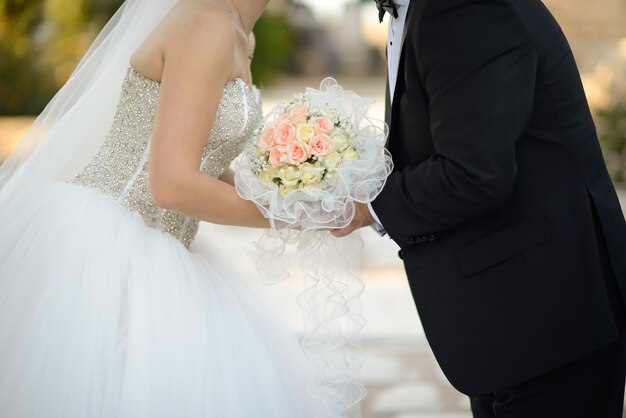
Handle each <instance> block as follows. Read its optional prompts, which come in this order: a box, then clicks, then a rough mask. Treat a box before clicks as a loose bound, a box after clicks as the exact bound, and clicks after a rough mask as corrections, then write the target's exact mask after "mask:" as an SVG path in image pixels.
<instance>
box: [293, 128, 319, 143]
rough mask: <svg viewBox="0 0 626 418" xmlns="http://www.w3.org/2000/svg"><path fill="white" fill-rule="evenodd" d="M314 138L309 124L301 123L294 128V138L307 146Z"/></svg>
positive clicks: (313, 131) (312, 129)
mask: <svg viewBox="0 0 626 418" xmlns="http://www.w3.org/2000/svg"><path fill="white" fill-rule="evenodd" d="M314 136H315V128H314V127H313V125H311V124H309V123H303V124H301V125H299V126H298V127H297V128H296V138H297V139H298V140H299V141H302V142H304V143H305V144H308V142H309V140H310V139H311V138H313V137H314Z"/></svg>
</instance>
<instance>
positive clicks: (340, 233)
mask: <svg viewBox="0 0 626 418" xmlns="http://www.w3.org/2000/svg"><path fill="white" fill-rule="evenodd" d="M355 211H356V213H355V214H354V219H352V222H350V224H349V225H348V226H346V227H345V228H341V229H335V230H333V231H331V234H333V235H334V236H336V237H337V238H341V237H345V236H346V235H350V234H351V233H352V232H353V231H355V230H357V229H359V228H363V227H365V226H370V225H374V224H375V223H376V221H375V220H374V218H372V215H371V213H370V211H369V208H368V207H367V205H366V204H363V203H356V207H355Z"/></svg>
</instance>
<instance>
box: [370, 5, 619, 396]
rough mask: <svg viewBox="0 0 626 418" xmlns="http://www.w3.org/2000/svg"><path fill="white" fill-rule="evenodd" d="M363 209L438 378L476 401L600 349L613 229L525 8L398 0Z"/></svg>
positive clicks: (609, 302) (610, 294)
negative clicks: (389, 246) (390, 88)
mask: <svg viewBox="0 0 626 418" xmlns="http://www.w3.org/2000/svg"><path fill="white" fill-rule="evenodd" d="M388 117H390V127H391V131H390V137H389V142H388V148H389V150H390V151H391V154H392V155H393V159H394V162H395V169H394V172H393V173H392V175H391V176H390V177H389V180H388V182H387V184H386V186H385V188H384V190H383V191H382V193H381V194H380V196H379V197H378V198H377V199H376V200H375V201H374V203H373V208H374V210H375V212H376V213H377V215H378V216H379V218H380V220H381V222H382V224H383V226H384V227H385V229H386V231H387V232H388V234H389V235H390V236H391V238H393V239H394V240H395V241H396V242H397V243H398V245H400V247H401V248H402V251H401V254H403V259H404V263H405V267H406V270H407V275H408V278H409V282H410V285H411V289H412V292H413V296H414V299H415V302H416V306H417V308H418V311H419V314H420V318H421V320H422V323H423V326H424V329H425V332H426V336H427V337H428V340H429V342H430V344H431V347H432V349H433V351H434V353H435V356H436V357H437V359H438V361H439V363H440V365H441V367H442V369H443V371H444V373H445V374H446V375H447V377H448V378H449V380H450V381H451V383H452V384H453V385H454V386H456V387H457V388H458V389H459V390H460V391H462V392H465V393H467V394H474V395H476V394H483V393H488V392H492V391H495V390H498V389H503V388H506V387H508V386H511V385H513V384H516V383H520V382H522V381H525V380H528V379H530V378H532V377H535V376H537V375H540V374H542V373H544V372H547V371H549V370H551V369H554V368H556V367H558V366H560V365H563V364H565V363H567V362H570V361H573V360H576V359H578V358H580V357H581V356H584V355H585V354H587V353H589V352H591V351H593V350H595V349H597V348H600V347H602V346H603V345H606V344H607V343H609V342H611V341H613V340H615V339H616V338H617V337H618V334H619V326H620V323H621V320H622V317H623V313H622V307H621V305H622V301H623V300H625V299H626V223H625V222H624V216H623V213H622V210H621V208H620V204H619V201H618V198H617V195H616V193H615V189H614V188H613V185H612V183H611V180H610V178H609V176H608V174H607V170H606V167H605V164H604V161H603V158H602V153H601V151H600V147H599V144H598V139H597V134H596V130H595V127H594V124H593V121H592V118H591V115H590V111H589V108H588V104H587V101H586V98H585V95H584V92H583V87H582V83H581V80H580V76H579V73H578V70H577V67H576V64H575V62H574V58H573V56H572V52H571V50H570V47H569V46H568V43H567V41H566V39H565V37H564V35H563V33H562V32H561V30H560V28H559V26H558V24H557V23H556V21H555V20H554V19H553V17H552V16H551V14H550V13H549V12H548V10H547V9H546V8H545V7H544V5H543V4H542V3H541V1H539V0H412V2H411V5H410V9H409V12H408V16H407V25H406V32H405V41H404V46H403V51H402V56H401V61H400V70H399V74H398V82H397V86H396V90H395V97H394V103H393V107H391V108H389V109H388Z"/></svg>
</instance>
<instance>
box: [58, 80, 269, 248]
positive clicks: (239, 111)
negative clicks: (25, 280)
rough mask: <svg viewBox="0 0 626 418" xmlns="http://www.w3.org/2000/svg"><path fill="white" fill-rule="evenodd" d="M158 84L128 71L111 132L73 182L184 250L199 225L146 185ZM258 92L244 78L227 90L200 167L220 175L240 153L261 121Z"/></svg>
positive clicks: (207, 171)
mask: <svg viewBox="0 0 626 418" xmlns="http://www.w3.org/2000/svg"><path fill="white" fill-rule="evenodd" d="M159 93H160V83H159V82H158V81H155V80H151V79H149V78H146V77H144V76H142V75H141V74H139V73H138V72H137V71H135V70H134V69H132V68H129V70H128V73H127V75H126V78H125V80H124V83H123V85H122V93H121V96H120V101H119V103H118V106H117V111H116V113H115V117H114V119H113V124H112V126H111V129H110V131H109V133H108V135H107V137H106V138H105V140H104V142H103V144H102V146H101V147H100V149H99V151H98V153H97V154H96V155H95V156H94V157H93V158H92V160H91V161H90V162H89V163H88V164H87V165H86V166H85V167H84V168H83V169H82V170H81V171H80V173H78V174H77V175H76V176H75V177H74V178H73V179H72V180H71V181H70V183H74V184H78V185H82V186H86V187H90V188H93V189H96V190H98V191H100V192H102V193H103V194H105V195H107V196H110V197H112V198H113V199H115V200H117V201H118V202H120V203H121V204H122V205H124V206H125V207H127V208H128V209H129V210H131V211H134V212H137V213H139V214H140V215H141V216H142V217H143V219H144V221H145V222H146V224H147V225H148V226H149V227H152V228H156V229H159V230H161V231H164V232H167V233H169V234H171V235H172V236H174V237H175V238H176V239H178V240H180V241H181V242H182V243H183V245H185V246H186V247H188V246H189V244H191V241H193V239H194V237H195V236H196V233H197V231H198V225H199V224H198V221H196V220H194V219H191V218H189V217H187V216H185V215H183V214H180V213H178V212H174V211H169V210H165V209H161V208H159V207H157V206H156V204H155V203H154V200H153V199H152V193H151V191H150V185H149V182H148V165H149V159H150V139H151V136H152V128H153V124H154V117H155V114H156V108H157V103H158V100H159ZM262 119H263V113H262V109H261V103H260V97H259V92H258V90H256V89H255V88H254V87H250V86H249V85H248V84H246V83H245V82H244V81H243V80H241V79H235V80H232V81H230V82H228V83H227V84H226V85H225V86H224V91H223V94H222V98H221V100H220V104H219V107H218V110H217V113H216V116H215V121H214V123H213V129H212V131H211V134H210V136H209V138H208V141H207V144H206V146H205V147H204V151H203V153H202V157H201V160H200V161H199V169H200V171H202V172H203V173H205V174H207V175H210V176H213V177H217V176H219V175H220V174H222V173H223V172H224V171H225V170H226V169H227V168H228V166H229V165H230V164H231V163H232V161H233V160H234V159H235V158H236V157H237V156H238V155H239V154H240V153H241V152H242V150H243V149H244V147H245V146H246V143H247V142H248V141H249V140H250V139H251V138H252V134H253V133H254V131H255V130H256V129H258V128H259V127H260V125H261V123H262Z"/></svg>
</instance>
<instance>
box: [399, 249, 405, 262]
mask: <svg viewBox="0 0 626 418" xmlns="http://www.w3.org/2000/svg"><path fill="white" fill-rule="evenodd" d="M398 257H400V260H404V253H403V252H402V250H400V251H398Z"/></svg>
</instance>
